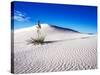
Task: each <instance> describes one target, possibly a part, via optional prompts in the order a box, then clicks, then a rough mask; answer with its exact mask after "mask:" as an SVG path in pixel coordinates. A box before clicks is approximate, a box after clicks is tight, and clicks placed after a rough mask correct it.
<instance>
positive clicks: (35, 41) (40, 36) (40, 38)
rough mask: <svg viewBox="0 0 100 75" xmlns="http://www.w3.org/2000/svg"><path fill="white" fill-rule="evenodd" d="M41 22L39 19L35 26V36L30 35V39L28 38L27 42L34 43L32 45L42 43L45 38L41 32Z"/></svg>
mask: <svg viewBox="0 0 100 75" xmlns="http://www.w3.org/2000/svg"><path fill="white" fill-rule="evenodd" d="M41 29H42V27H41V24H40V21H38V23H37V26H36V34H37V36H36V38H34V37H31V38H30V40H28V44H34V45H39V44H43V43H44V40H45V36H44V35H43V34H42V32H41Z"/></svg>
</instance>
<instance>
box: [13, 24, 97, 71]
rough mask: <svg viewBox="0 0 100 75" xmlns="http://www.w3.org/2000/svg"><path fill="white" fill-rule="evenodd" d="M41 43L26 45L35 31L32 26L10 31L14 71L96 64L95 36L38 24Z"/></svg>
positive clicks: (79, 68) (51, 69) (93, 66)
mask: <svg viewBox="0 0 100 75" xmlns="http://www.w3.org/2000/svg"><path fill="white" fill-rule="evenodd" d="M42 32H43V33H44V35H45V36H46V39H45V41H54V42H52V43H47V44H43V45H36V46H35V45H32V44H29V45H27V41H26V40H28V39H30V38H31V37H33V36H35V35H36V29H35V26H34V27H30V28H26V29H21V30H16V31H15V32H14V72H15V73H35V72H53V71H69V70H84V69H95V68H97V36H96V35H89V34H82V33H79V32H76V31H73V30H69V29H60V28H57V27H54V26H49V25H47V24H43V25H42Z"/></svg>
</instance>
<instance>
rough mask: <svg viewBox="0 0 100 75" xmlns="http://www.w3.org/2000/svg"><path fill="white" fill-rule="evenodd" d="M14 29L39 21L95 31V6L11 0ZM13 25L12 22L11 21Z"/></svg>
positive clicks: (90, 31)
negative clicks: (12, 0)
mask: <svg viewBox="0 0 100 75" xmlns="http://www.w3.org/2000/svg"><path fill="white" fill-rule="evenodd" d="M11 11H12V13H11V14H12V21H13V22H14V29H19V28H25V27H30V26H33V25H34V24H36V22H37V20H40V21H41V23H48V24H53V25H56V26H60V27H66V28H71V29H74V30H77V31H79V32H83V33H96V32H97V7H96V6H79V5H64V4H47V3H33V2H32V3H31V2H18V1H17V2H16V1H14V2H12V10H11ZM12 25H13V23H12Z"/></svg>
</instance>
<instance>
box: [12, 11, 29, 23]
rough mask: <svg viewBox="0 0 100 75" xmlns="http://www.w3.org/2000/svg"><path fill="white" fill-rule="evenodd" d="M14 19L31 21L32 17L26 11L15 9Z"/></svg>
mask: <svg viewBox="0 0 100 75" xmlns="http://www.w3.org/2000/svg"><path fill="white" fill-rule="evenodd" d="M13 19H14V20H16V21H19V22H25V21H29V19H30V17H28V16H26V14H25V13H22V12H20V11H16V10H15V11H14V16H13Z"/></svg>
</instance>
